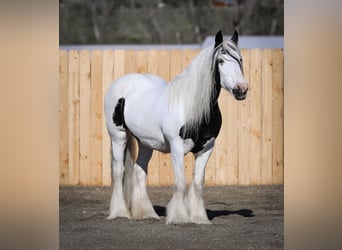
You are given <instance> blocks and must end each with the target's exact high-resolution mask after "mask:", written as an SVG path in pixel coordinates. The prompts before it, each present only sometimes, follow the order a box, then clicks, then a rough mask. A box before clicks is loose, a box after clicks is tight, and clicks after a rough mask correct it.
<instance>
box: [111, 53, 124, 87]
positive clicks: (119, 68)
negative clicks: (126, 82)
mask: <svg viewBox="0 0 342 250" xmlns="http://www.w3.org/2000/svg"><path fill="white" fill-rule="evenodd" d="M125 65H126V58H125V51H124V50H115V51H114V70H113V80H117V79H118V78H120V77H121V76H123V75H124V74H125Z"/></svg>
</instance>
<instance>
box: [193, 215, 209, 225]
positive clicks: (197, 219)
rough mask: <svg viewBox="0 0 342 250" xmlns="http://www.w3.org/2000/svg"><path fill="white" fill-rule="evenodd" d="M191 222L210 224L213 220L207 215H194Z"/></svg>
mask: <svg viewBox="0 0 342 250" xmlns="http://www.w3.org/2000/svg"><path fill="white" fill-rule="evenodd" d="M191 222H192V223H195V224H206V225H210V224H211V221H210V220H209V219H208V218H207V217H202V216H194V217H192V218H191Z"/></svg>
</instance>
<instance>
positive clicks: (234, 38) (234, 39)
mask: <svg viewBox="0 0 342 250" xmlns="http://www.w3.org/2000/svg"><path fill="white" fill-rule="evenodd" d="M230 40H232V41H233V42H234V43H236V44H238V41H239V33H238V32H237V31H236V30H235V31H234V34H233V35H232V38H230Z"/></svg>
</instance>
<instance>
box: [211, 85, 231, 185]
mask: <svg viewBox="0 0 342 250" xmlns="http://www.w3.org/2000/svg"><path fill="white" fill-rule="evenodd" d="M228 98H231V97H230V96H228V92H227V91H225V90H222V92H221V94H220V97H219V100H218V101H219V107H220V110H221V115H222V118H223V119H222V126H221V130H220V134H219V136H218V137H217V138H216V141H215V146H216V154H215V157H216V161H215V164H216V178H215V179H216V185H226V184H227V183H228V161H227V159H228V131H227V128H228V122H227V117H228V108H227V105H228Z"/></svg>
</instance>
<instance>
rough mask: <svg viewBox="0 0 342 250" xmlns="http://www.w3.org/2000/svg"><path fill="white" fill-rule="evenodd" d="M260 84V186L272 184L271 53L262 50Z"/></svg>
mask: <svg viewBox="0 0 342 250" xmlns="http://www.w3.org/2000/svg"><path fill="white" fill-rule="evenodd" d="M262 79H263V81H262V82H261V89H262V90H261V93H262V98H261V100H262V101H261V110H262V111H261V115H262V117H261V120H262V123H261V162H262V164H261V184H272V51H271V50H264V51H263V57H262Z"/></svg>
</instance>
